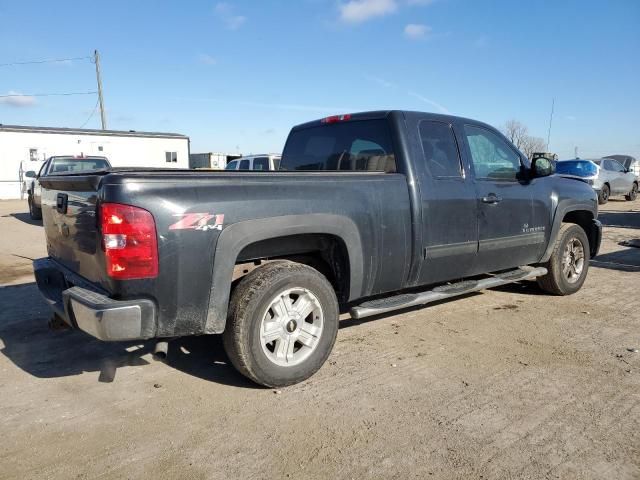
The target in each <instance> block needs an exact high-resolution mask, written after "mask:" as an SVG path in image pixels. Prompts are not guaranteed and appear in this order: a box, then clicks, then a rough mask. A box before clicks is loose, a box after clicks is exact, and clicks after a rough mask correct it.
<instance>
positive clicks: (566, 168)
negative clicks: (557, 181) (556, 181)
mask: <svg viewBox="0 0 640 480" xmlns="http://www.w3.org/2000/svg"><path fill="white" fill-rule="evenodd" d="M556 173H559V174H563V175H575V176H577V177H595V176H596V175H597V174H598V167H597V166H596V165H594V163H593V162H590V161H585V160H567V161H562V162H557V163H556Z"/></svg>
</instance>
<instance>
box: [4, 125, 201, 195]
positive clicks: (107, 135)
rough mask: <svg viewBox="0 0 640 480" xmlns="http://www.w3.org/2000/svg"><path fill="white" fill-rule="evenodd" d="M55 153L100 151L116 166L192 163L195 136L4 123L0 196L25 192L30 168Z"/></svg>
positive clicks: (90, 153)
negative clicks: (25, 177)
mask: <svg viewBox="0 0 640 480" xmlns="http://www.w3.org/2000/svg"><path fill="white" fill-rule="evenodd" d="M54 155H78V156H88V155H100V156H104V157H107V158H108V159H109V162H110V163H111V165H112V166H114V167H154V168H189V137H187V136H185V135H180V134H177V133H153V132H136V131H133V130H130V131H118V130H89V129H77V128H50V127H28V126H20V125H1V124H0V199H8V198H21V197H22V196H23V195H24V177H23V175H24V173H25V172H26V171H29V170H35V171H36V172H37V171H38V170H39V169H40V167H41V166H42V163H43V162H44V161H45V160H46V159H47V158H49V157H51V156H54Z"/></svg>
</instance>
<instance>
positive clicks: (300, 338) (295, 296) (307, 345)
mask: <svg viewBox="0 0 640 480" xmlns="http://www.w3.org/2000/svg"><path fill="white" fill-rule="evenodd" d="M301 299H304V301H302V300H301ZM299 300H300V303H299V304H298V301H299ZM282 302H284V303H282ZM289 302H290V303H289ZM305 302H306V303H305ZM296 305H298V307H296ZM296 308H298V310H296ZM310 309H311V310H310ZM298 311H299V312H300V313H301V314H298V313H297V312H298ZM307 311H309V313H308V315H305V313H306V312H307ZM338 315H339V312H338V300H337V298H336V294H335V292H334V290H333V287H332V286H331V284H330V283H329V281H328V280H327V278H326V277H325V276H324V275H322V274H321V273H320V272H318V271H317V270H315V269H313V268H311V267H309V266H307V265H303V264H300V263H295V262H290V261H285V260H282V261H276V262H271V263H267V264H266V265H264V266H262V267H260V268H257V269H256V270H254V271H252V272H251V273H249V274H248V275H247V276H246V277H244V278H243V279H242V280H241V281H240V283H239V284H238V286H237V287H236V289H235V290H234V292H233V294H232V297H231V302H230V305H229V315H228V318H227V325H226V328H225V331H224V333H223V344H224V349H225V351H226V352H227V356H228V357H229V360H230V361H231V363H232V364H233V366H234V367H235V368H236V369H237V370H238V371H239V372H240V373H242V374H243V375H244V376H246V377H248V378H249V379H251V380H253V381H254V382H255V383H258V384H260V385H264V386H266V387H285V386H287V385H293V384H294V383H298V382H301V381H303V380H306V379H307V378H309V377H311V376H312V375H313V374H314V373H316V372H317V371H318V370H319V369H320V367H322V365H323V364H324V362H325V361H326V360H327V358H328V357H329V354H330V353H331V349H332V348H333V344H334V343H335V340H336V335H337V333H338ZM303 317H304V318H303ZM310 332H311V333H310ZM271 338H273V341H271V342H268V341H269V340H270V339H271ZM303 342H304V343H303Z"/></svg>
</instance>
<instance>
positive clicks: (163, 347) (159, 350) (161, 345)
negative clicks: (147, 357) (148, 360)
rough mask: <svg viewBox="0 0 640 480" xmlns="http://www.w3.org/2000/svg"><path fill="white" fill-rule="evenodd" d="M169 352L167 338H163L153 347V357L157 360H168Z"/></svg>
mask: <svg viewBox="0 0 640 480" xmlns="http://www.w3.org/2000/svg"><path fill="white" fill-rule="evenodd" d="M168 352H169V342H168V341H167V340H163V341H161V342H158V343H156V346H155V347H154V349H153V357H154V358H155V359H156V360H166V358H167V354H168Z"/></svg>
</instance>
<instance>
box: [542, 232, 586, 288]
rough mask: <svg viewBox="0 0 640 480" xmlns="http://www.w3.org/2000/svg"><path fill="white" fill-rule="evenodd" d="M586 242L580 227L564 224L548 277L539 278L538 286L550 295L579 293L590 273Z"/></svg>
mask: <svg viewBox="0 0 640 480" xmlns="http://www.w3.org/2000/svg"><path fill="white" fill-rule="evenodd" d="M589 255H590V254H589V240H588V239H587V234H586V233H585V231H584V230H583V229H582V227H581V226H580V225H576V224H575V223H565V224H563V225H562V227H561V228H560V232H558V237H557V239H556V243H555V245H554V248H553V253H552V254H551V257H550V258H549V261H548V262H547V263H546V264H545V265H544V266H545V267H546V268H547V271H548V272H547V274H546V275H544V276H542V277H538V285H539V286H540V288H542V289H543V290H544V291H545V292H548V293H551V294H553V295H571V294H572V293H575V292H577V291H578V290H580V288H581V287H582V285H583V284H584V281H585V279H586V278H587V271H588V270H589Z"/></svg>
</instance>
